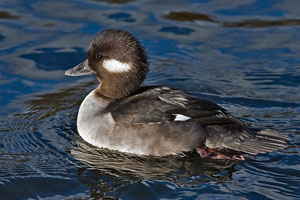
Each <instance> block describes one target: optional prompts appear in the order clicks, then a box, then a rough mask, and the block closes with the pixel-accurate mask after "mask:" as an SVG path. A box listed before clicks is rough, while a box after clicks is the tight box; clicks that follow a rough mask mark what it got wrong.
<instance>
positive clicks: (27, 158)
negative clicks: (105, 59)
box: [0, 0, 300, 199]
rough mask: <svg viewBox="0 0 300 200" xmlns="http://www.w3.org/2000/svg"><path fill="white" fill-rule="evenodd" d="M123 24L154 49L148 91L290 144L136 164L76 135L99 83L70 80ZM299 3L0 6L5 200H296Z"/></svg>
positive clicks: (89, 0) (15, 2)
mask: <svg viewBox="0 0 300 200" xmlns="http://www.w3.org/2000/svg"><path fill="white" fill-rule="evenodd" d="M108 27H117V28H123V29H126V30H129V31H130V32H132V33H134V34H135V35H136V36H137V37H138V38H139V39H140V40H141V42H142V43H143V45H144V46H145V47H146V49H147V52H148V55H149V59H150V62H151V69H150V72H149V74H148V77H147V79H146V80H145V82H144V85H168V86H171V87H175V88H180V89H184V90H187V91H189V92H190V93H192V94H194V95H197V96H199V97H204V98H207V99H210V100H212V101H215V102H216V103H218V104H220V105H222V106H223V107H225V108H226V109H228V110H229V111H230V112H231V113H233V114H234V115H235V116H237V117H239V118H241V119H243V120H245V121H246V122H248V123H249V124H252V126H255V127H268V128H272V129H277V130H279V131H281V132H282V133H283V134H285V135H287V136H289V137H290V138H291V142H289V147H288V148H287V149H285V150H282V151H280V152H273V153H268V154H263V155H258V156H249V157H247V159H246V160H245V161H240V162H232V161H222V160H221V161H212V160H203V159H201V158H199V157H198V156H197V155H193V154H192V155H190V156H189V157H166V158H156V157H138V156H134V155H127V154H122V153H119V152H114V151H109V150H103V149H97V148H95V147H92V146H90V145H88V144H86V143H85V142H84V141H83V140H82V139H81V138H80V136H79V135H78V133H77V130H76V116H77V111H78V108H79V105H80V103H81V101H82V99H83V98H84V97H85V95H87V94H88V93H89V91H91V90H92V89H93V88H94V87H96V85H97V82H96V80H95V79H94V78H93V77H79V78H72V77H65V76H64V71H65V70H66V69H68V68H70V67H72V66H74V65H76V64H77V63H79V62H80V61H81V60H83V59H84V58H85V57H86V55H87V53H86V51H87V47H88V44H89V42H90V40H91V39H92V37H93V35H94V34H95V33H97V32H98V31H99V30H101V29H103V28H108ZM299 33H300V4H299V1H297V0H281V1H269V0H266V1H265V0H244V1H221V0H202V1H194V0H190V1H185V0H183V1H169V0H167V1H161V0H160V1H150V0H143V1H134V0H102V1H101V0H85V1H84V0H67V1H59V0H51V1H50V0H48V1H45V0H2V1H1V2H0V94H1V95H0V199H28V198H33V199H37V198H49V199H63V198H67V199H89V198H92V199H99V198H104V197H110V198H112V199H114V198H121V199H300V155H299V150H300V149H299V145H300V36H299Z"/></svg>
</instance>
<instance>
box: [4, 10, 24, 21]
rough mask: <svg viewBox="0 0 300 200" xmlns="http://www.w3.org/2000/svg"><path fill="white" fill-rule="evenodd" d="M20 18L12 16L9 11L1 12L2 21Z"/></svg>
mask: <svg viewBox="0 0 300 200" xmlns="http://www.w3.org/2000/svg"><path fill="white" fill-rule="evenodd" d="M18 18H20V16H17V15H12V14H10V13H9V12H7V11H3V10H0V19H18Z"/></svg>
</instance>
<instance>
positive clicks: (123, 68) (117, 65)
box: [103, 59, 131, 72]
mask: <svg viewBox="0 0 300 200" xmlns="http://www.w3.org/2000/svg"><path fill="white" fill-rule="evenodd" d="M103 67H104V68H105V69H106V70H107V71H109V72H127V71H129V70H130V69H131V66H130V65H129V64H128V63H123V62H120V61H118V60H115V59H109V60H104V61H103Z"/></svg>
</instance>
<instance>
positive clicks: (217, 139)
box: [65, 29, 288, 160]
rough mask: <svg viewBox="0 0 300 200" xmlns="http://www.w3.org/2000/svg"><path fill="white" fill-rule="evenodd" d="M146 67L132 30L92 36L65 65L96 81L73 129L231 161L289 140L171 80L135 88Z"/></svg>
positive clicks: (119, 146)
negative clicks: (83, 54) (83, 51)
mask: <svg viewBox="0 0 300 200" xmlns="http://www.w3.org/2000/svg"><path fill="white" fill-rule="evenodd" d="M147 72H148V62H147V56H146V53H145V51H144V48H143V46H142V45H141V44H140V42H139V41H138V40H137V39H136V38H135V37H134V36H133V35H131V34H130V33H128V32H126V31H123V30H116V29H107V30H103V31H101V32H99V33H98V34H97V35H96V36H95V37H94V39H93V40H92V41H91V43H90V45H89V48H88V58H87V59H86V60H85V61H83V62H82V63H80V64H79V65H77V66H75V67H74V68H72V69H69V70H67V71H66V72H65V74H66V75H68V76H80V75H88V74H94V75H95V76H96V78H97V79H98V81H99V82H100V84H99V86H98V87H97V88H96V89H94V90H93V91H92V92H90V93H89V94H88V95H87V96H86V97H85V99H84V100H83V102H82V103H81V105H80V108H79V112H78V118H77V129H78V132H79V134H80V136H81V137H82V138H83V139H84V140H85V141H86V142H88V143H90V144H92V145H94V146H97V147H102V148H108V149H112V150H118V151H121V152H126V153H132V154H139V155H153V156H167V155H178V154H183V153H184V152H191V151H196V152H197V153H199V154H200V156H201V157H203V158H211V159H234V160H242V159H244V157H243V154H245V153H246V154H252V155H256V154H258V153H266V152H271V151H273V150H278V149H283V148H284V147H286V141H288V137H286V136H284V135H282V134H280V133H279V132H277V131H274V130H269V129H254V128H249V127H247V126H246V124H245V123H244V122H242V121H241V120H239V119H237V118H235V117H233V116H232V115H231V114H229V113H228V112H227V111H226V110H225V109H224V108H222V107H220V106H219V105H217V104H215V103H213V102H211V101H208V100H205V99H201V98H198V97H195V96H192V95H190V94H188V93H186V92H184V91H182V90H178V89H171V88H169V87H158V86H157V87H140V85H141V83H142V82H143V80H144V79H145V77H146V74H147Z"/></svg>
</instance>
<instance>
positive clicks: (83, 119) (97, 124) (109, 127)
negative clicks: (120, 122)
mask: <svg viewBox="0 0 300 200" xmlns="http://www.w3.org/2000/svg"><path fill="white" fill-rule="evenodd" d="M108 104H109V101H107V100H106V99H104V98H101V97H98V96H97V95H96V94H95V90H93V91H92V92H90V93H89V94H88V95H87V96H86V97H85V99H84V100H83V102H82V103H81V105H80V108H79V112H78V117H77V129H78V132H79V135H80V136H81V137H82V138H83V139H84V140H85V141H86V142H88V143H90V144H92V145H94V146H98V147H104V148H110V144H109V141H108V140H109V136H110V134H111V133H112V131H113V127H114V120H113V118H112V116H111V114H110V113H106V114H101V113H102V111H103V109H105V108H106V106H107V105H108Z"/></svg>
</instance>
